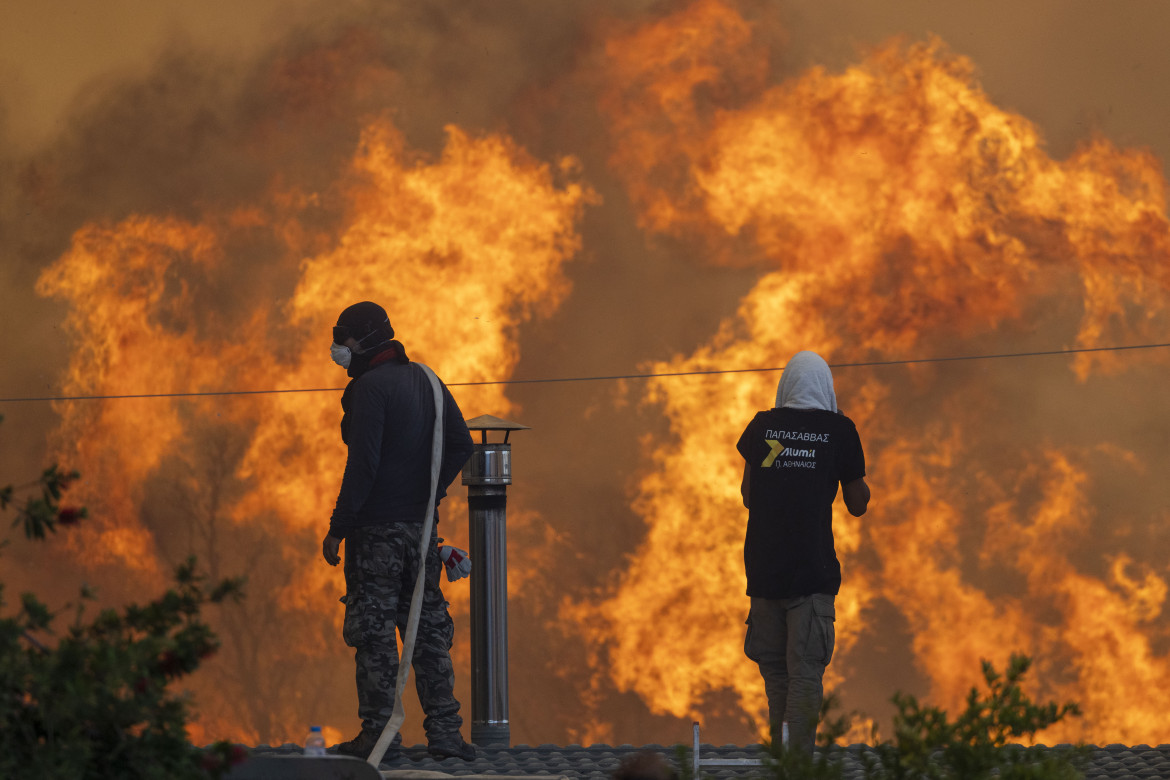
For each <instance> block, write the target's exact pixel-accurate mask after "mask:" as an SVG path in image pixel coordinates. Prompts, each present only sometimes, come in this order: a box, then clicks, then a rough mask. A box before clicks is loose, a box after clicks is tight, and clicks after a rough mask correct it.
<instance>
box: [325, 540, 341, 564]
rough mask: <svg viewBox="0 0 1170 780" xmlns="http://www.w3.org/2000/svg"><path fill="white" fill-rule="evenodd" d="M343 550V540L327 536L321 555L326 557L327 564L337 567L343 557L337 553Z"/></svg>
mask: <svg viewBox="0 0 1170 780" xmlns="http://www.w3.org/2000/svg"><path fill="white" fill-rule="evenodd" d="M339 549H341V540H340V539H338V538H337V537H336V536H333V535H332V534H325V539H324V540H323V541H322V542H321V555H323V556H324V557H325V563H327V564H329V565H330V566H336V565H337V564H338V563H340V562H341V556H340V555H338V554H337V551H338V550H339Z"/></svg>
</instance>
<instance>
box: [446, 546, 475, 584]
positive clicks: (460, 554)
mask: <svg viewBox="0 0 1170 780" xmlns="http://www.w3.org/2000/svg"><path fill="white" fill-rule="evenodd" d="M439 558H441V559H442V561H443V567H444V568H445V569H446V570H447V581H448V582H454V581H455V580H461V579H463V578H464V577H468V576H470V575H471V558H468V557H467V550H460V549H459V548H458V547H452V546H451V545H449V544H444V545H440V547H439Z"/></svg>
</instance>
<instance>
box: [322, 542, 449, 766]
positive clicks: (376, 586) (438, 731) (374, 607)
mask: <svg viewBox="0 0 1170 780" xmlns="http://www.w3.org/2000/svg"><path fill="white" fill-rule="evenodd" d="M422 531H423V529H422V526H421V525H417V526H416V525H405V524H397V525H388V526H369V527H365V528H358V529H355V530H353V531H351V532H350V533H349V534H347V535H346V539H345V589H346V594H345V625H344V627H343V629H342V635H343V637H344V639H345V643H346V644H347V645H349V646H350V647H352V648H354V650H355V651H356V652H355V660H356V662H357V693H358V715H359V716H360V717H361V719H362V728H363V729H368V730H372V731H379V732H380V731H381V730H382V729H383V728H384V727H385V725H386V723H387V721H389V720H390V715H391V713H392V712H393V711H394V695H395V690H394V688H395V685H396V684H397V680H398V643H397V641H396V639H395V636H394V631H395V628H397V630H398V632H399V634H401V635H402V636H403V637H405V636H406V623H407V619H408V617H409V615H410V599H411V596H412V595H413V593H414V582H415V578H416V577H417V576H418V548H419V542H420V540H421V536H422ZM432 537H434V534H432ZM426 571H427V574H426V588H425V590H424V591H423V602H422V612H421V613H420V615H419V622H418V634H417V637H416V639H415V644H414V662H413V669H414V684H415V689H416V690H417V691H418V698H419V702H420V703H421V704H422V709H423V712H424V713H425V715H426V717H425V718H424V720H423V728H424V729H425V730H426V733H427V741H428V742H430V743H431V744H434V743H435V742H439V741H442V740H444V739H448V738H450V737H451V736H453V735H455V734H458V733H459V728H460V727H461V726H462V725H463V718H461V717H460V716H459V702H458V701H457V700H456V699H455V694H454V687H455V672H454V669H453V667H452V665H451V640H452V637H453V636H454V634H455V625H454V623H453V622H452V621H451V616H450V615H449V614H448V613H447V601H446V600H445V599H444V598H443V592H442V591H441V590H440V589H439V577H440V575H441V573H442V571H443V562H442V561H441V560H440V559H439V551H438V548H437V547H436V546H435V544H434V538H432V544H431V545H430V551H429V552H428V553H427V559H426Z"/></svg>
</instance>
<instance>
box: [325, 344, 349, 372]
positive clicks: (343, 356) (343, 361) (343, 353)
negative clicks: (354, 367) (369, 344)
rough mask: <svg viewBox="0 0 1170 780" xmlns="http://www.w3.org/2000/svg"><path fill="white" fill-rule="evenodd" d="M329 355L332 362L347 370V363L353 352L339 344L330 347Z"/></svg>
mask: <svg viewBox="0 0 1170 780" xmlns="http://www.w3.org/2000/svg"><path fill="white" fill-rule="evenodd" d="M329 354H330V356H331V357H332V358H333V362H334V363H336V364H337V365H339V366H341V367H342V368H349V362H350V360H352V359H353V352H352V351H351V350H350V348H349V347H346V346H343V345H341V344H333V345H331V346H330V347H329Z"/></svg>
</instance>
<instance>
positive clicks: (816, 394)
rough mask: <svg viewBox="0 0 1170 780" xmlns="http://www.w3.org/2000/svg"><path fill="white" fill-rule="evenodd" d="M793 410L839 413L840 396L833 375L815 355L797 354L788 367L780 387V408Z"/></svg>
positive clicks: (805, 352)
mask: <svg viewBox="0 0 1170 780" xmlns="http://www.w3.org/2000/svg"><path fill="white" fill-rule="evenodd" d="M784 406H786V407H788V408H790V409H825V410H827V411H830V412H835V411H837V394H836V393H835V392H834V391H833V372H832V371H831V370H829V364H828V363H826V362H825V359H824V358H823V357H821V356H820V355H818V354H817V353H815V352H809V351H807V350H805V351H803V352H797V353H796V354H795V355H793V356H792V359H791V360H789V361H788V365H786V366H785V367H784V373H783V374H781V375H780V384H779V385H778V386H777V387H776V407H777V408H779V407H784Z"/></svg>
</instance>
